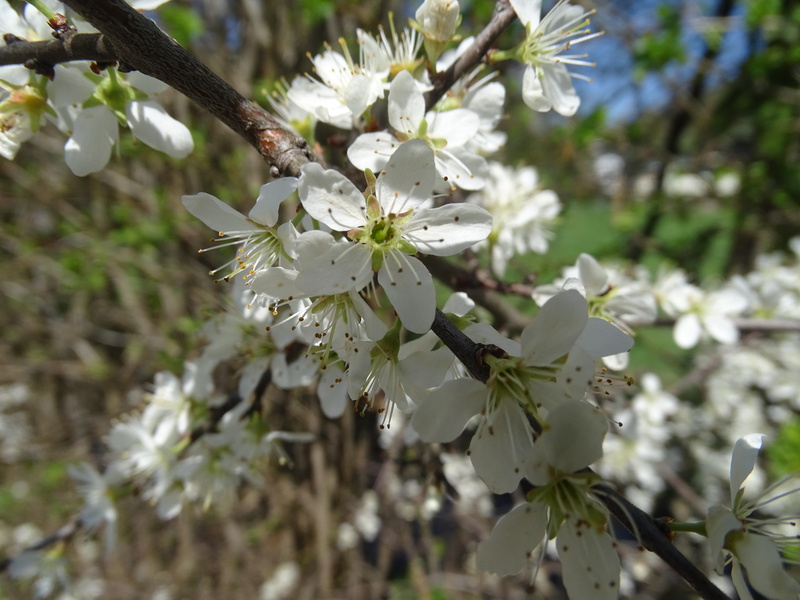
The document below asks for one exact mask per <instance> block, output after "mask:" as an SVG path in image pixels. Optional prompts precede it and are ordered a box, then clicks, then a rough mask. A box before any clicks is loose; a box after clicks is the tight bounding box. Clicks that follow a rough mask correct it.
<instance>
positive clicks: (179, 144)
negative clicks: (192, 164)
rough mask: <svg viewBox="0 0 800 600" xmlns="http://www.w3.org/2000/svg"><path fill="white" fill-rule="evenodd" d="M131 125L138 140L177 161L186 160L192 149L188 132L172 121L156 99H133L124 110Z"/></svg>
mask: <svg viewBox="0 0 800 600" xmlns="http://www.w3.org/2000/svg"><path fill="white" fill-rule="evenodd" d="M125 115H126V116H127V118H128V126H129V127H130V128H131V133H132V134H133V135H134V136H135V137H136V138H137V139H139V140H141V141H143V142H144V143H145V144H147V145H148V146H150V147H151V148H155V149H156V150H160V151H161V152H164V153H165V154H168V155H169V156H172V157H174V158H184V157H186V156H187V155H188V154H189V153H190V152H191V151H192V150H193V149H194V142H193V141H192V134H191V133H190V132H189V129H188V128H187V127H186V125H184V124H183V123H181V122H180V121H178V120H176V119H173V118H172V117H171V116H169V114H167V111H166V110H164V107H163V106H161V105H160V104H159V103H158V102H155V101H153V100H134V101H133V102H129V103H128V105H127V106H126V107H125Z"/></svg>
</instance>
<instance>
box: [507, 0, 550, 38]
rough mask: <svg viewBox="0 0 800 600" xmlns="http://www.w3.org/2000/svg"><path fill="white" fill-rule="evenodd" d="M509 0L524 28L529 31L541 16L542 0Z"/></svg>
mask: <svg viewBox="0 0 800 600" xmlns="http://www.w3.org/2000/svg"><path fill="white" fill-rule="evenodd" d="M509 2H510V4H511V7H512V8H513V9H514V12H515V13H517V17H519V20H520V21H521V22H522V24H523V25H525V28H526V29H528V30H530V31H532V30H533V29H535V28H536V26H537V25H538V24H539V20H540V19H541V16H542V0H509Z"/></svg>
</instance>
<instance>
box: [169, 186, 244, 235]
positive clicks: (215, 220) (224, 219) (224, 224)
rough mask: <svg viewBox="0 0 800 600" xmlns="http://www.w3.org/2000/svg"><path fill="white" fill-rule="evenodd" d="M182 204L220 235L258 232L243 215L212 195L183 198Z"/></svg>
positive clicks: (203, 194)
mask: <svg viewBox="0 0 800 600" xmlns="http://www.w3.org/2000/svg"><path fill="white" fill-rule="evenodd" d="M181 202H183V205H184V206H185V207H186V210H188V211H189V212H190V213H192V215H194V216H195V217H197V218H198V219H200V220H201V221H202V222H203V223H205V224H206V225H208V226H209V227H210V228H211V229H213V230H214V231H216V232H218V233H220V234H225V233H234V232H239V231H257V230H258V226H257V225H255V224H254V223H251V222H250V221H248V220H247V219H246V218H245V216H244V215H243V214H242V213H240V212H239V211H237V210H236V209H234V208H231V207H230V206H228V205H227V204H225V203H224V202H223V201H222V200H220V199H219V198H216V197H215V196H212V195H211V194H207V193H205V192H200V193H199V194H194V195H191V196H183V197H182V198H181Z"/></svg>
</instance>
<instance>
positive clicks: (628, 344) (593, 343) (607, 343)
mask: <svg viewBox="0 0 800 600" xmlns="http://www.w3.org/2000/svg"><path fill="white" fill-rule="evenodd" d="M575 345H576V346H580V347H581V348H583V349H584V350H586V352H588V353H589V355H590V356H591V357H592V358H600V357H602V356H610V355H612V354H619V353H620V352H627V351H628V350H630V349H631V348H632V347H633V338H632V337H631V336H629V335H628V334H627V333H625V332H624V331H622V330H621V329H620V328H619V327H616V326H614V325H612V324H611V323H609V322H608V321H605V320H603V319H598V318H597V317H592V318H591V319H589V320H588V321H587V323H586V328H585V329H584V330H583V333H581V335H580V336H579V337H578V339H577V341H576V342H575Z"/></svg>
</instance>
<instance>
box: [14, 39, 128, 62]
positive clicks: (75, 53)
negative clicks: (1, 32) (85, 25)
mask: <svg viewBox="0 0 800 600" xmlns="http://www.w3.org/2000/svg"><path fill="white" fill-rule="evenodd" d="M4 39H5V41H6V44H8V45H7V46H3V47H0V66H4V65H24V64H26V63H27V62H28V61H31V60H34V61H41V62H43V63H46V64H49V65H57V64H59V63H65V62H70V61H74V60H93V61H96V62H108V61H113V60H116V56H115V55H114V52H113V51H112V49H111V48H110V47H109V46H108V44H107V43H106V39H105V38H104V37H103V36H102V35H100V34H99V33H79V34H76V35H73V36H72V37H70V38H69V41H65V40H61V39H53V40H49V41H46V42H28V41H25V40H20V39H18V38H16V39H14V38H11V37H9V36H4Z"/></svg>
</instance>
